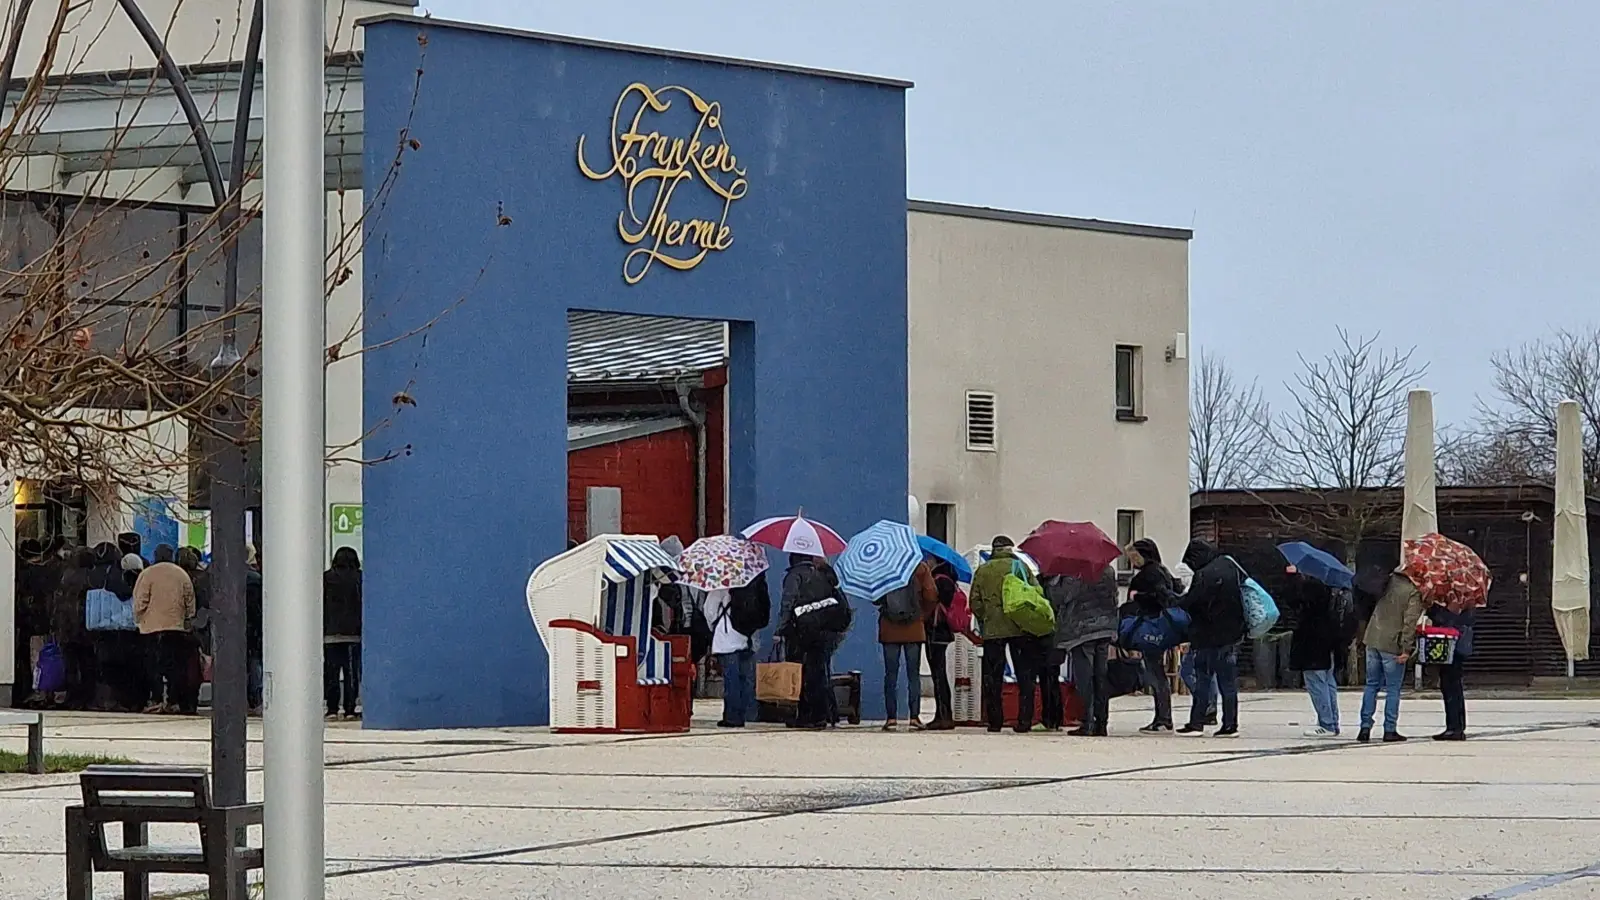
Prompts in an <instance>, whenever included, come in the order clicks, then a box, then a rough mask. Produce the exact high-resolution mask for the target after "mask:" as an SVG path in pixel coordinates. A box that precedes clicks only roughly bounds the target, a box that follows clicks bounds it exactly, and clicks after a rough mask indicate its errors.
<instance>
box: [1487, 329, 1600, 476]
mask: <svg viewBox="0 0 1600 900" xmlns="http://www.w3.org/2000/svg"><path fill="white" fill-rule="evenodd" d="M1489 364H1490V366H1492V367H1493V369H1494V397H1493V400H1491V401H1487V402H1485V401H1481V400H1480V401H1479V419H1480V422H1479V430H1480V431H1481V432H1482V434H1483V435H1484V440H1485V441H1486V442H1488V443H1489V444H1490V445H1491V446H1493V447H1494V448H1496V452H1497V455H1498V457H1499V459H1500V461H1501V463H1502V465H1504V466H1505V467H1507V468H1508V470H1509V471H1512V472H1522V473H1526V476H1527V477H1528V479H1530V480H1540V481H1550V480H1553V479H1554V478H1555V453H1556V408H1557V407H1558V406H1559V405H1560V404H1561V401H1563V400H1576V401H1578V410H1579V415H1580V418H1581V419H1582V422H1583V463H1584V471H1585V473H1586V475H1587V478H1588V482H1589V488H1590V490H1600V325H1590V326H1587V327H1584V328H1575V329H1565V328H1564V329H1561V330H1558V331H1556V332H1555V333H1554V334H1552V335H1550V336H1549V337H1547V338H1543V339H1540V340H1537V341H1532V342H1529V343H1526V344H1523V345H1522V346H1520V347H1516V348H1513V349H1510V350H1502V351H1500V352H1498V353H1496V354H1494V356H1492V357H1491V358H1490V360H1489Z"/></svg>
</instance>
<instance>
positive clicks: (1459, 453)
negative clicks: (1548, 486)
mask: <svg viewBox="0 0 1600 900" xmlns="http://www.w3.org/2000/svg"><path fill="white" fill-rule="evenodd" d="M1434 458H1435V461H1436V464H1437V467H1438V470H1439V483H1440V484H1444V485H1463V486H1465V485H1514V484H1539V483H1549V482H1550V480H1551V479H1552V478H1553V477H1554V473H1553V471H1548V470H1543V471H1542V470H1540V469H1539V468H1538V467H1537V466H1536V465H1535V463H1536V461H1535V460H1533V459H1530V458H1529V456H1528V455H1527V453H1525V452H1524V451H1523V449H1522V448H1521V446H1519V444H1518V442H1516V441H1513V440H1511V439H1509V438H1507V437H1506V436H1505V435H1503V434H1496V433H1493V432H1486V431H1484V430H1482V429H1481V428H1473V429H1470V430H1455V429H1441V431H1440V434H1439V438H1438V445H1437V449H1436V450H1435V451H1434Z"/></svg>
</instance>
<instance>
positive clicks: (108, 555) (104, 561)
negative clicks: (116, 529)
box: [94, 541, 122, 566]
mask: <svg viewBox="0 0 1600 900" xmlns="http://www.w3.org/2000/svg"><path fill="white" fill-rule="evenodd" d="M94 564H95V565H97V566H120V565H121V564H122V554H121V553H118V552H117V545H116V544H113V543H111V542H110V541H101V542H100V543H98V544H95V545H94Z"/></svg>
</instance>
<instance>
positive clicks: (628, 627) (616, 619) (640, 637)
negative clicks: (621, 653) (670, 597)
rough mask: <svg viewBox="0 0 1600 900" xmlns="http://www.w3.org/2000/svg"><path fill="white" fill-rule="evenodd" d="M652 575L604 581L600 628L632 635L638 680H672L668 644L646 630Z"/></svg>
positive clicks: (653, 589) (652, 602)
mask: <svg viewBox="0 0 1600 900" xmlns="http://www.w3.org/2000/svg"><path fill="white" fill-rule="evenodd" d="M655 596H656V584H655V577H654V576H653V575H651V574H650V573H649V572H645V573H644V574H641V575H638V576H636V577H634V578H630V579H628V580H627V581H623V582H614V581H607V583H606V602H605V608H604V609H603V610H601V617H600V630H602V631H604V632H606V633H607V634H614V635H617V636H618V637H631V638H634V639H635V640H636V642H637V645H638V647H639V683H640V684H671V683H672V645H671V644H669V643H668V642H666V641H663V640H660V639H658V638H656V637H653V636H652V635H651V634H650V612H651V610H652V609H653V608H654V606H655Z"/></svg>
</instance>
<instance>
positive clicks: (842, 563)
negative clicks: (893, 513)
mask: <svg viewBox="0 0 1600 900" xmlns="http://www.w3.org/2000/svg"><path fill="white" fill-rule="evenodd" d="M920 562H922V548H921V547H919V546H917V533H916V532H915V531H913V530H912V529H911V526H910V525H907V524H905V523H904V522H891V521H889V520H888V519H884V520H883V521H881V522H878V523H877V524H876V525H873V526H871V527H869V528H867V530H865V531H863V532H861V533H860V534H858V535H856V536H855V537H853V538H851V539H850V542H849V543H848V544H846V545H845V548H844V553H842V554H840V556H839V558H838V559H837V560H836V561H835V562H834V564H833V569H834V571H835V572H837V573H838V575H839V586H840V587H841V588H843V589H844V591H845V593H847V594H850V595H851V596H853V597H860V598H861V599H863V600H867V601H872V600H876V599H878V598H879V597H882V596H883V595H884V594H887V593H889V592H890V591H892V590H894V589H895V588H899V587H905V586H906V585H907V584H910V583H911V576H912V575H913V574H914V573H915V572H916V571H917V563H920Z"/></svg>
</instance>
